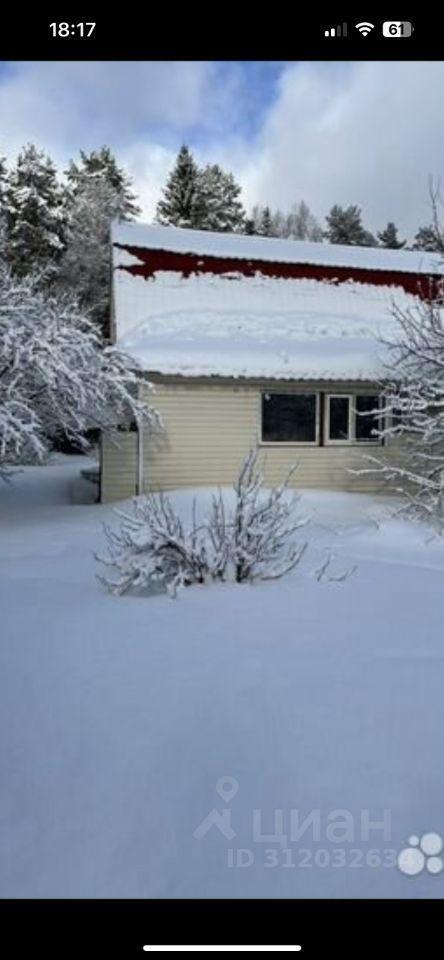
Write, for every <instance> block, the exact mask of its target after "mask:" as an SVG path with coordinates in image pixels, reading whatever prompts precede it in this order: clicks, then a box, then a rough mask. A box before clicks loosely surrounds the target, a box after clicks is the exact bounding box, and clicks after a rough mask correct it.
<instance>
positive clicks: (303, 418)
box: [262, 393, 318, 443]
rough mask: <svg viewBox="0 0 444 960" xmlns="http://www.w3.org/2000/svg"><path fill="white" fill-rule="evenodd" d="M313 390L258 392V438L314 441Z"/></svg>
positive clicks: (315, 405)
mask: <svg viewBox="0 0 444 960" xmlns="http://www.w3.org/2000/svg"><path fill="white" fill-rule="evenodd" d="M317 407H318V401H317V394H315V393H264V394H262V441H263V442H265V443H316V442H317Z"/></svg>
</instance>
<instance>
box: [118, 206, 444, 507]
mask: <svg viewBox="0 0 444 960" xmlns="http://www.w3.org/2000/svg"><path fill="white" fill-rule="evenodd" d="M112 247H113V291H112V303H113V306H112V334H113V340H114V341H115V343H116V344H117V345H118V346H120V347H121V348H122V349H124V350H125V351H126V352H127V353H129V354H130V355H131V356H132V357H134V359H135V360H136V361H137V362H138V363H139V364H140V365H141V366H142V367H143V370H144V371H145V372H146V377H147V380H148V381H150V382H151V383H152V384H154V386H155V394H154V396H153V398H152V402H153V403H154V406H155V407H156V409H157V410H158V411H159V413H160V415H161V417H162V421H163V430H162V432H161V433H159V434H158V435H155V436H153V435H150V436H148V435H143V436H142V434H141V433H138V432H137V430H135V431H129V432H122V433H121V438H120V442H119V445H118V446H116V444H115V443H113V442H112V441H111V440H109V439H107V438H104V439H103V443H102V452H101V495H102V499H103V500H116V499H121V498H124V497H128V496H131V495H134V494H136V493H138V492H141V491H142V490H146V489H154V490H166V489H171V488H176V487H195V486H200V485H214V484H226V483H230V482H232V480H233V479H234V477H235V475H236V474H237V471H238V468H239V465H240V463H241V462H242V460H243V458H244V456H245V455H246V453H247V451H248V449H249V448H250V447H251V446H252V445H254V444H255V443H256V442H258V443H259V444H260V447H261V450H262V451H263V454H264V457H263V461H262V462H263V466H264V473H265V478H266V481H267V482H268V483H270V484H274V483H278V482H280V481H281V480H282V479H283V477H284V475H285V473H286V471H287V469H288V468H289V467H290V466H291V465H292V464H293V463H294V462H297V463H298V465H299V467H298V470H297V472H296V474H295V475H294V482H295V483H297V485H298V486H302V487H321V488H329V489H337V490H361V491H363V490H368V491H371V490H375V489H377V480H376V479H375V478H374V477H369V476H356V475H354V474H353V473H351V472H350V471H351V470H359V469H360V468H361V467H362V466H363V465H364V459H363V457H364V456H365V454H366V453H367V454H368V453H369V452H374V448H375V446H376V445H377V444H378V443H379V442H380V441H379V440H378V439H377V437H375V435H374V427H375V418H376V419H377V416H376V414H375V416H374V417H372V416H363V415H362V414H364V413H365V412H367V413H368V411H371V410H373V411H375V410H376V409H377V407H378V402H379V400H378V378H380V377H381V375H382V373H383V364H384V360H385V359H386V356H385V348H384V347H383V346H382V343H381V338H387V339H390V336H391V334H392V333H393V330H394V326H395V320H394V317H393V314H392V308H393V303H396V304H397V305H398V306H399V307H401V308H403V309H407V308H410V307H415V306H416V305H417V303H418V298H421V297H425V296H426V295H427V294H428V292H429V291H430V289H431V287H432V288H433V287H436V286H437V285H438V284H439V283H440V282H441V281H442V269H441V267H440V265H439V263H438V257H437V255H436V254H431V253H423V252H406V251H403V250H387V249H382V248H364V247H349V246H339V245H337V246H336V245H331V244H324V243H306V242H302V241H292V240H278V239H269V238H264V237H246V236H240V235H232V234H216V233H209V232H204V231H195V230H184V229H179V228H176V227H161V226H148V225H144V224H138V223H121V224H116V225H114V227H113V232H112ZM392 446H393V447H395V445H392ZM384 454H385V455H390V456H399V450H398V451H397V450H396V449H393V450H389V449H388V447H387V449H386V450H385V451H384Z"/></svg>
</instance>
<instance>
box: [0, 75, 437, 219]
mask: <svg viewBox="0 0 444 960" xmlns="http://www.w3.org/2000/svg"><path fill="white" fill-rule="evenodd" d="M253 66H254V69H253V68H252V69H251V70H250V71H249V69H248V67H247V68H245V66H241V65H239V64H235V63H227V64H213V63H206V62H191V61H190V62H179V63H176V62H167V63H165V62H164V63H160V62H134V63H133V62H93V61H91V62H81V63H80V62H69V61H64V62H58V63H56V62H37V63H32V62H23V63H11V64H8V65H7V71H6V73H5V74H3V75H1V76H0V154H1V153H6V154H7V155H8V156H9V157H13V156H14V154H15V152H16V151H17V150H18V149H19V148H20V146H21V145H22V144H23V143H24V142H26V141H29V140H33V141H35V142H36V143H37V144H38V145H39V146H41V147H44V148H45V149H46V150H48V152H49V153H50V154H51V155H52V156H53V158H54V160H55V161H56V163H57V164H58V165H59V166H60V168H61V169H63V167H64V166H65V165H66V162H67V160H68V159H69V157H71V156H74V155H76V154H77V153H78V150H79V149H80V148H81V147H82V148H83V149H87V150H88V149H94V148H97V147H99V146H100V145H101V144H102V143H109V144H110V146H111V147H112V148H113V149H114V150H115V151H116V153H117V155H118V157H119V160H120V161H121V162H123V163H125V164H126V165H127V167H128V170H129V172H130V173H131V174H132V175H133V177H134V180H135V187H136V189H137V191H138V193H139V195H140V197H141V201H142V205H143V210H144V215H145V216H146V217H147V218H151V216H152V215H153V213H154V210H155V205H156V202H157V200H158V198H159V194H160V191H161V188H162V186H163V184H164V183H165V179H166V176H167V173H168V170H169V168H170V167H171V165H172V163H173V162H174V157H175V154H176V152H177V148H178V146H179V144H180V142H181V141H182V140H184V141H185V142H188V143H189V144H190V146H191V147H192V149H193V150H194V152H195V154H196V157H197V158H198V160H199V161H200V162H208V161H211V162H219V163H221V164H222V165H224V166H226V167H227V168H229V169H232V170H233V172H234V173H235V175H236V176H237V177H238V179H239V180H240V182H241V183H242V185H243V188H244V191H243V195H244V202H245V203H246V205H247V206H248V207H250V206H251V205H252V204H253V203H255V202H262V203H270V204H271V205H272V206H281V207H282V208H283V209H288V208H289V207H290V205H291V204H292V203H293V202H295V201H298V200H300V199H302V198H303V199H305V200H306V201H307V202H308V203H309V205H310V206H311V208H312V209H313V211H314V212H315V213H316V214H317V215H318V217H319V218H321V219H322V218H323V217H324V216H325V214H326V213H327V212H328V210H329V208H330V207H331V206H332V204H333V203H340V204H349V203H357V204H358V205H359V206H361V207H362V209H363V215H364V221H365V223H366V225H367V226H368V227H369V228H370V229H372V230H377V229H380V228H381V227H382V226H384V225H385V223H386V222H387V220H388V219H393V220H395V222H397V223H398V225H399V227H400V230H401V231H402V232H403V233H404V235H406V234H408V235H412V234H413V233H414V232H415V231H416V229H417V227H418V225H419V224H420V223H426V222H427V221H428V220H429V218H430V211H429V205H428V196H427V178H428V175H429V174H433V175H436V176H438V175H439V174H440V173H441V171H442V166H441V164H442V160H443V157H444V125H443V123H442V119H443V117H442V106H441V99H442V89H443V86H444V83H443V81H444V63H442V62H438V61H435V62H411V63H409V62H404V63H402V62H401V63H395V62H386V63H381V62H362V63H354V64H349V63H333V62H325V63H297V64H291V65H287V66H284V67H283V69H282V72H281V74H280V79H279V80H278V82H277V83H275V80H274V79H273V77H271V78H270V74H269V73H267V71H266V70H264V71H263V72H262V73H261V70H260V65H259V68H258V67H257V65H253ZM277 73H278V71H277ZM274 76H276V74H275V75H274ZM270 83H271V84H273V86H272V88H271V96H270V86H269V85H270ZM267 84H268V86H267V89H266V91H265V86H266V85H267ZM265 102H268V103H270V102H271V106H268V108H267V109H266V108H265ZM252 114H253V115H254V117H255V120H257V123H256V124H255V126H254V125H253V126H254V129H255V132H254V134H253V133H252V129H253V127H252V125H251V116H252ZM442 172H443V173H444V171H442Z"/></svg>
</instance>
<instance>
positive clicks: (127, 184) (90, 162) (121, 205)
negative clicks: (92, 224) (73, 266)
mask: <svg viewBox="0 0 444 960" xmlns="http://www.w3.org/2000/svg"><path fill="white" fill-rule="evenodd" d="M66 174H67V178H68V184H69V192H70V193H71V195H73V196H77V195H78V194H79V193H80V192H82V191H84V190H85V188H87V191H89V187H88V186H87V185H88V184H90V183H94V182H99V181H100V182H101V183H103V182H105V183H107V184H109V187H110V189H111V191H112V192H113V194H114V197H115V199H116V200H117V213H116V217H117V219H118V220H134V219H135V218H136V217H138V216H139V215H140V212H141V211H140V207H139V206H138V205H137V202H136V197H135V194H134V193H133V191H132V185H131V181H130V178H129V176H128V174H126V173H125V171H124V170H123V169H122V167H119V166H118V164H117V160H116V158H115V157H114V155H113V154H112V153H111V150H110V148H109V147H102V148H101V149H100V150H92V151H91V153H89V154H88V153H85V151H84V150H81V151H80V162H79V163H76V162H75V161H74V160H71V163H70V165H69V168H68V170H67V171H66ZM114 202H115V201H113V205H114Z"/></svg>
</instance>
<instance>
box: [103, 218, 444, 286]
mask: <svg viewBox="0 0 444 960" xmlns="http://www.w3.org/2000/svg"><path fill="white" fill-rule="evenodd" d="M112 240H113V243H114V244H122V245H123V246H125V245H127V246H135V247H142V248H145V249H147V250H168V251H171V252H174V253H192V254H196V255H198V256H205V255H207V256H212V257H227V258H230V259H239V260H267V261H269V262H271V263H301V264H315V265H319V266H329V267H354V268H356V269H361V270H387V271H396V272H397V271H400V272H401V273H421V274H426V275H429V274H443V273H444V269H443V266H442V263H440V257H439V255H438V254H437V253H425V252H424V251H421V250H413V251H410V250H388V249H386V248H385V247H351V246H345V245H343V244H332V243H310V242H308V241H305V240H278V239H275V238H274V237H247V236H242V235H240V234H236V233H211V232H210V231H207V230H185V229H183V228H181V227H161V226H158V225H156V224H146V223H114V224H113V230H112ZM117 257H118V254H117ZM116 262H119V261H118V259H117V260H116Z"/></svg>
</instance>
